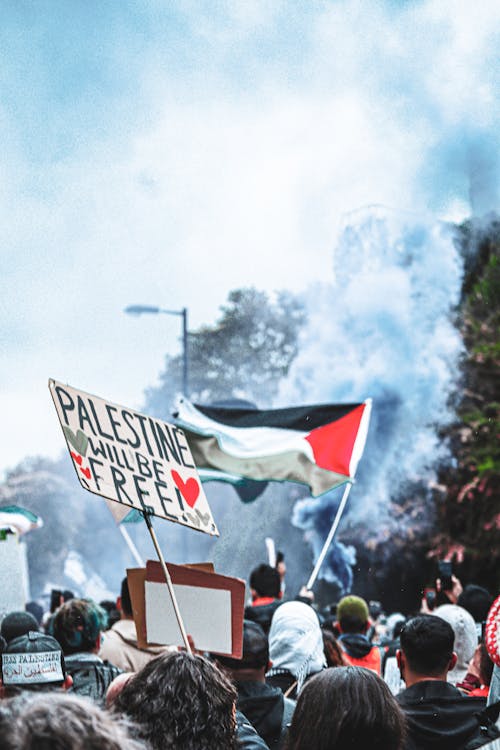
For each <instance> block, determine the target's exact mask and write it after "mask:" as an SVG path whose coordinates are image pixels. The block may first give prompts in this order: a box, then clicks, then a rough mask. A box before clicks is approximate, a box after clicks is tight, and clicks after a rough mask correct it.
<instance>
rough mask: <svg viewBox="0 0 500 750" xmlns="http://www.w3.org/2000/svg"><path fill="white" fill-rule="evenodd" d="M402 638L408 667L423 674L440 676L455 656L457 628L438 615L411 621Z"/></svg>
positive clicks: (419, 616) (420, 617)
mask: <svg viewBox="0 0 500 750" xmlns="http://www.w3.org/2000/svg"><path fill="white" fill-rule="evenodd" d="M400 639H401V650H402V651H403V653H404V655H405V657H406V660H407V662H408V666H409V667H410V669H411V670H412V671H413V672H416V673H417V674H420V675H429V676H430V677H436V676H438V675H440V674H441V673H442V672H443V670H445V669H446V667H447V665H448V663H449V661H450V659H451V657H452V655H453V643H454V641H455V634H454V632H453V628H452V627H451V625H450V624H449V623H447V622H446V620H443V619H442V618H441V617H436V615H418V616H417V617H413V618H412V619H411V620H408V622H407V623H406V624H405V626H404V628H403V629H402V630H401V635H400Z"/></svg>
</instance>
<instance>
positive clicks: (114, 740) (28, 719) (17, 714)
mask: <svg viewBox="0 0 500 750" xmlns="http://www.w3.org/2000/svg"><path fill="white" fill-rule="evenodd" d="M0 733H1V736H2V748H3V750H33V749H34V748H36V750H66V748H71V749H72V750H141V748H143V745H142V743H141V744H139V743H138V742H136V741H135V740H133V739H131V737H130V736H129V734H128V729H127V725H126V723H125V722H124V721H117V720H116V717H112V716H110V715H109V714H108V713H106V712H105V711H103V710H102V709H100V708H99V707H98V706H97V705H96V704H95V703H92V702H91V701H88V700H85V699H84V698H80V697H78V696H76V695H71V694H67V693H38V694H36V695H30V696H26V695H22V696H19V697H17V698H14V699H13V700H12V701H9V703H8V705H5V704H4V706H3V707H2V708H0Z"/></svg>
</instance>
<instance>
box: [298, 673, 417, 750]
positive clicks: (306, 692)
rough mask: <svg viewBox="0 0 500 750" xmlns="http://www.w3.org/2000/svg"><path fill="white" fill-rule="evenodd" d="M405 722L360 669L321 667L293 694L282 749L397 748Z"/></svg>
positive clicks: (386, 693)
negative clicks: (285, 740) (295, 696)
mask: <svg viewBox="0 0 500 750" xmlns="http://www.w3.org/2000/svg"><path fill="white" fill-rule="evenodd" d="M404 738H405V718H404V715H403V712H402V710H401V709H400V707H399V706H398V704H397V702H396V700H395V698H394V697H393V696H392V694H391V692H390V690H389V688H388V687H387V685H386V684H385V683H384V681H383V680H381V679H380V677H378V676H377V675H376V674H375V673H374V672H372V671H371V670H369V669H363V668H362V667H339V668H338V669H325V670H324V671H323V672H320V673H319V674H317V675H316V676H315V677H313V678H311V680H309V681H308V682H307V683H306V684H305V685H304V688H303V690H302V692H301V693H300V695H299V698H298V701H297V706H296V708H295V711H294V714H293V718H292V723H291V726H290V731H289V735H288V740H287V745H286V747H287V750H326V748H331V747H332V748H333V747H334V748H335V750H352V748H371V750H400V748H402V747H403V743H404Z"/></svg>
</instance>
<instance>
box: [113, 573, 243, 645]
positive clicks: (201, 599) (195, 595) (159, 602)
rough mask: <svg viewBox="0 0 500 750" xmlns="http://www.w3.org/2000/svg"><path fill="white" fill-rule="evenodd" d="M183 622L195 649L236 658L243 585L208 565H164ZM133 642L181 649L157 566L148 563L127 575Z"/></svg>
mask: <svg viewBox="0 0 500 750" xmlns="http://www.w3.org/2000/svg"><path fill="white" fill-rule="evenodd" d="M167 567H168V570H169V574H170V577H171V580H172V583H173V587H174V590H175V595H176V598H177V600H178V602H179V606H180V608H181V609H182V617H183V621H184V624H185V627H186V630H187V632H188V633H189V635H191V636H192V638H193V641H194V643H195V645H196V648H197V649H200V650H202V651H210V652H211V653H218V654H223V655H226V656H232V657H233V658H235V659H239V658H241V655H242V648H243V613H244V607H245V582H244V581H242V580H241V579H239V578H232V577H229V576H223V575H219V574H217V573H215V572H213V569H211V566H210V565H204V566H201V565H198V566H196V565H193V566H191V565H172V564H171V563H167ZM127 579H128V583H129V591H130V598H131V601H132V610H133V616H134V621H135V625H136V631H137V642H138V645H139V646H140V647H142V648H144V647H147V646H148V645H153V644H154V645H158V644H162V645H181V644H182V634H181V633H180V631H179V628H178V626H177V623H176V619H175V613H174V612H173V609H172V607H171V605H170V602H169V600H168V598H167V597H165V596H164V594H163V591H164V589H165V583H164V577H163V574H162V569H161V566H160V565H159V563H157V562H156V561H152V560H148V562H147V563H146V569H144V568H142V569H141V568H134V569H131V570H127Z"/></svg>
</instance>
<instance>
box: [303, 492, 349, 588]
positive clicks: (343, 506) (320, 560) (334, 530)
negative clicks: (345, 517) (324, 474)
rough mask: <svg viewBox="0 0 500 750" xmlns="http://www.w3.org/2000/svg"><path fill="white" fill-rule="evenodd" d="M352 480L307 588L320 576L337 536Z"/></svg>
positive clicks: (343, 496)
mask: <svg viewBox="0 0 500 750" xmlns="http://www.w3.org/2000/svg"><path fill="white" fill-rule="evenodd" d="M351 487H352V482H348V483H347V485H346V488H345V490H344V494H343V495H342V500H341V501H340V505H339V507H338V509H337V513H336V515H335V518H334V520H333V523H332V527H331V529H330V531H329V533H328V536H327V537H326V540H325V543H324V545H323V549H322V550H321V552H320V555H319V557H318V559H317V561H316V565H315V566H314V570H313V572H312V573H311V576H310V578H309V580H308V582H307V583H306V589H307V590H308V591H310V590H311V589H312V587H313V586H314V583H315V582H316V578H317V577H318V573H319V571H320V569H321V566H322V565H323V562H324V559H325V557H326V553H327V552H328V548H329V547H330V544H331V543H332V541H333V537H334V536H335V532H336V531H337V527H338V525H339V523H340V519H341V518H342V514H343V512H344V509H345V506H346V503H347V498H348V497H349V492H350V491H351Z"/></svg>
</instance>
